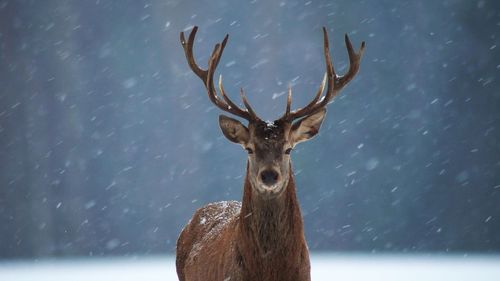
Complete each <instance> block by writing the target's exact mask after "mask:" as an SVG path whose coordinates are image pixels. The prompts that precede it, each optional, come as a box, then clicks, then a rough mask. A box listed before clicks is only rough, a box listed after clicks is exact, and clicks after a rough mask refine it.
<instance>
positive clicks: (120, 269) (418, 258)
mask: <svg viewBox="0 0 500 281" xmlns="http://www.w3.org/2000/svg"><path fill="white" fill-rule="evenodd" d="M311 260H312V280H313V281H321V280H328V281H331V280H342V281H347V280H363V281H366V280H370V281H375V280H384V281H391V280H405V281H412V280H419V281H422V280H432V281H433V280H436V281H443V280H453V281H461V280H474V281H483V280H491V281H498V280H500V256H448V255H439V256H436V255H341V254H313V255H312V257H311ZM0 280H1V281H28V280H29V281H45V280H50V281H59V280H61V281H63V280H64V281H84V280H85V281H88V280H92V281H101V280H102V281H111V280H120V281H132V280H138V281H155V280H158V281H160V280H161V281H170V280H177V275H176V273H175V259H174V258H173V257H168V256H161V257H140V258H133V259H132V258H94V259H75V260H46V261H36V262H28V261H17V262H0Z"/></svg>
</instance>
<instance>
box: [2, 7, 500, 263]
mask: <svg viewBox="0 0 500 281" xmlns="http://www.w3.org/2000/svg"><path fill="white" fill-rule="evenodd" d="M193 25H198V26H200V30H199V32H198V36H197V39H198V40H197V42H196V44H195V55H196V56H197V57H198V59H199V62H200V65H203V66H204V65H205V64H206V61H207V59H208V56H209V54H210V52H211V51H212V48H213V46H214V44H215V43H216V42H218V41H220V40H222V38H223V36H224V35H225V34H226V33H229V34H230V38H229V43H228V45H227V47H226V51H225V53H224V55H223V57H222V60H221V64H220V66H219V69H218V73H217V75H218V74H219V73H220V74H223V75H224V78H225V79H224V81H225V83H224V85H225V87H226V90H227V91H228V93H229V94H230V95H231V97H232V98H233V100H238V99H239V97H238V95H239V94H238V91H239V88H240V87H243V88H244V89H245V90H246V93H247V96H248V97H249V99H250V102H251V103H252V104H253V105H254V108H256V111H257V112H258V114H259V115H261V116H263V117H264V118H267V119H275V118H277V117H279V115H280V114H281V113H282V112H283V110H284V107H285V95H284V94H285V92H286V89H287V86H288V84H291V85H292V86H293V92H294V104H293V106H294V108H297V107H300V106H303V105H305V103H306V102H308V101H309V100H310V99H311V98H312V96H313V95H314V93H315V92H316V89H317V87H318V86H319V84H320V82H321V79H322V78H323V71H324V60H323V50H322V33H321V27H322V26H327V27H328V29H329V32H330V37H331V38H330V39H331V44H332V45H333V46H332V55H333V59H334V63H335V65H336V67H337V69H338V71H339V72H341V73H342V71H345V70H346V66H347V64H348V60H347V52H346V49H345V46H344V42H343V35H344V33H346V32H347V33H349V35H350V37H351V40H352V41H353V43H354V44H355V45H356V46H359V44H360V42H361V41H362V40H365V41H366V44H367V51H366V53H365V56H364V58H363V61H362V64H361V71H360V73H359V74H358V76H357V77H356V79H355V80H354V81H353V82H351V83H350V84H349V85H348V86H347V87H346V88H345V89H344V91H343V92H342V94H341V95H340V96H339V97H338V98H337V99H336V100H335V102H334V103H333V104H331V105H330V106H329V112H328V115H327V118H326V120H325V122H324V125H323V128H322V131H321V133H320V135H319V137H317V138H316V139H315V140H313V141H311V142H308V143H307V144H304V145H299V146H298V147H297V149H296V150H295V151H294V152H293V156H292V157H293V163H294V170H295V174H296V180H297V189H298V196H299V200H300V203H301V207H302V211H303V215H304V221H305V230H306V237H307V240H308V243H309V247H310V249H311V250H312V251H363V252H440V253H443V252H456V253H474V252H486V253H493V252H496V253H498V252H500V91H499V90H500V87H499V86H500V84H499V83H500V81H499V77H500V76H499V74H500V56H499V49H500V40H499V39H500V2H499V1H494V0H491V1H485V0H481V1H469V0H453V1H452V0H450V1H395V0H394V1H388V0H386V1H382V0H381V1H349V0H338V1H314V0H311V1H299V0H292V1H284V0H283V1H262V0H252V1H223V0H211V1H208V0H207V1H181V0H148V1H137V0H127V1H117V0H116V1H108V0H93V1H35V0H15V1H14V0H11V1H5V0H4V1H0V258H4V259H6V258H27V257H57V256H101V255H142V254H152V253H173V251H174V249H175V242H176V239H177V236H178V234H179V232H180V230H181V229H182V227H183V226H184V225H185V224H186V223H187V221H188V220H189V219H190V217H191V215H192V214H193V212H194V211H195V210H196V209H197V208H199V207H201V206H202V205H204V204H206V203H208V202H212V201H219V200H239V199H240V198H241V193H242V182H243V178H242V177H243V176H244V171H245V161H246V160H245V159H246V153H245V152H244V151H243V150H242V149H241V148H240V147H239V146H237V145H234V144H231V143H229V142H228V141H227V140H226V139H225V138H224V137H223V136H222V134H221V132H220V129H219V127H218V124H217V117H218V115H219V114H220V111H219V110H218V109H216V108H215V107H214V106H213V105H212V104H211V103H210V101H209V100H208V98H207V96H206V93H205V91H204V88H203V85H202V83H201V82H200V81H199V79H198V77H196V76H195V75H194V74H193V73H192V72H191V71H190V70H189V68H188V66H187V63H186V61H185V58H184V54H183V51H182V48H181V46H180V43H179V32H180V31H183V30H190V28H191V27H192V26H193Z"/></svg>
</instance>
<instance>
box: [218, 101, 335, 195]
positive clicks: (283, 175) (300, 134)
mask: <svg viewBox="0 0 500 281" xmlns="http://www.w3.org/2000/svg"><path fill="white" fill-rule="evenodd" d="M325 113H326V110H321V111H319V112H318V113H316V114H314V115H311V116H308V117H306V118H304V119H301V120H299V121H298V122H296V123H294V124H291V123H289V122H286V121H283V120H276V121H274V122H264V121H261V120H257V121H252V122H250V123H249V125H248V127H246V126H245V125H243V124H242V123H240V122H239V121H238V120H235V119H232V118H229V117H226V116H224V115H221V116H220V118H219V125H220V127H221V129H222V132H223V133H224V135H225V136H226V137H227V138H228V139H229V140H230V141H232V142H235V143H238V144H240V145H241V146H242V147H243V148H244V149H245V150H246V151H247V153H248V179H249V181H250V183H251V185H252V187H253V190H254V191H255V192H256V193H257V194H259V195H261V196H263V197H265V198H274V197H277V196H279V195H281V194H282V193H283V190H285V187H286V186H287V185H288V180H289V179H290V166H291V165H290V164H291V162H290V153H291V151H292V149H293V147H294V146H295V145H296V144H297V143H299V142H302V141H306V140H308V139H310V138H312V137H313V136H315V135H316V134H317V133H318V131H319V128H320V126H321V122H322V121H323V118H324V116H325Z"/></svg>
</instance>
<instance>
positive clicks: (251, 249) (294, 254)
mask: <svg viewBox="0 0 500 281" xmlns="http://www.w3.org/2000/svg"><path fill="white" fill-rule="evenodd" d="M252 190H253V188H252V186H251V184H250V181H249V180H248V167H247V176H246V179H245V188H244V194H243V203H242V208H241V214H240V218H239V231H238V235H240V236H241V237H240V238H241V239H238V241H239V244H238V245H237V247H238V250H239V251H238V252H239V253H240V256H239V257H238V259H239V260H238V263H239V265H240V266H241V267H242V269H243V272H244V273H245V275H246V277H247V278H245V279H249V280H294V277H295V278H296V277H297V275H298V274H299V272H298V271H299V270H301V269H300V265H302V264H303V262H304V260H305V259H307V260H308V254H307V247H306V243H305V239H304V229H303V223H302V217H301V213H300V207H299V204H298V201H297V197H296V193H295V182H294V179H293V173H292V172H291V167H290V179H289V181H288V185H287V187H286V190H284V191H283V194H281V195H280V196H278V197H276V198H273V199H264V198H262V197H260V196H259V195H258V194H257V193H256V192H253V191H252Z"/></svg>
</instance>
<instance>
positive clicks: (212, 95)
mask: <svg viewBox="0 0 500 281" xmlns="http://www.w3.org/2000/svg"><path fill="white" fill-rule="evenodd" d="M197 31H198V27H197V26H195V27H193V29H192V30H191V33H190V34H189V37H188V41H187V42H186V39H185V36H184V32H181V33H180V41H181V44H182V47H183V49H184V53H185V55H186V59H187V61H188V64H189V67H190V68H191V70H192V71H193V72H194V73H195V74H196V75H197V76H198V77H199V78H200V79H201V80H202V81H203V84H205V87H206V89H207V94H208V97H209V99H210V101H212V103H214V104H215V105H216V106H217V107H219V108H220V109H222V110H224V111H226V112H229V113H232V114H234V115H237V116H239V117H242V118H244V119H247V120H249V121H250V120H252V119H256V118H257V115H255V112H254V111H253V110H252V109H251V107H250V105H249V104H248V101H246V99H244V101H243V102H244V103H245V107H246V108H247V110H244V109H241V108H240V107H239V106H237V105H236V104H234V103H233V102H232V101H231V100H230V99H229V97H228V96H227V95H226V93H225V91H224V87H223V86H222V76H221V77H220V78H219V89H220V91H221V95H222V98H223V100H221V99H220V98H219V97H218V95H217V91H216V90H215V86H214V77H213V76H214V73H215V69H216V68H217V66H218V64H219V61H220V58H221V57H222V53H223V51H224V48H225V47H226V43H227V41H228V38H229V35H226V36H225V37H224V39H223V40H222V42H221V43H217V44H216V45H215V46H214V49H213V51H212V55H211V56H210V59H209V60H208V69H207V70H203V69H201V68H200V67H199V66H198V64H197V63H196V61H195V59H194V55H193V45H194V39H195V36H196V32H197Z"/></svg>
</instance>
